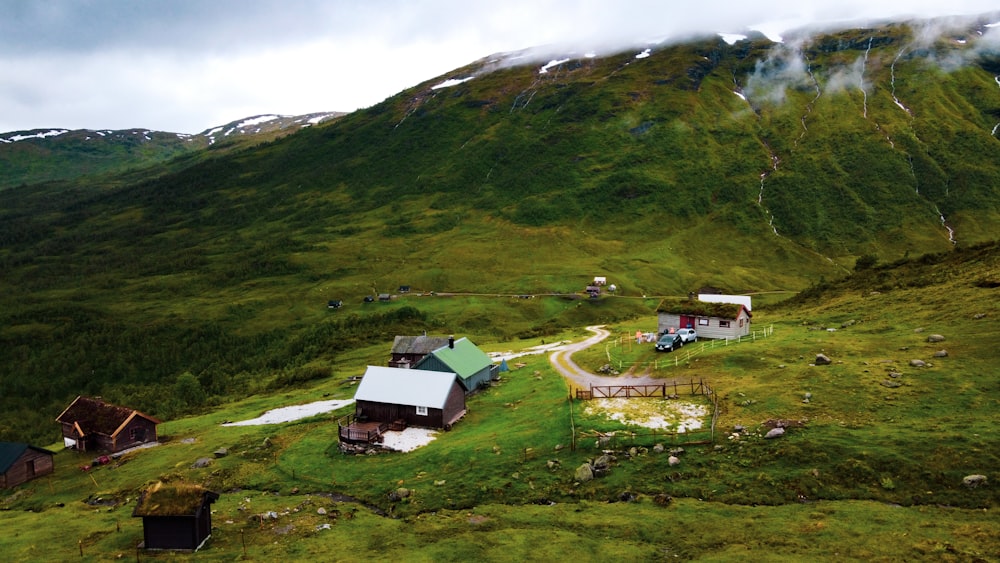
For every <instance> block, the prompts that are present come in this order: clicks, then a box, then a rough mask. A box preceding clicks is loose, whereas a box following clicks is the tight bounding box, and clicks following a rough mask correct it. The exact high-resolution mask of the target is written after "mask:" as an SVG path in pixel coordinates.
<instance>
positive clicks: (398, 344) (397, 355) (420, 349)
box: [389, 334, 448, 368]
mask: <svg viewBox="0 0 1000 563" xmlns="http://www.w3.org/2000/svg"><path fill="white" fill-rule="evenodd" d="M447 345H448V338H447V337H444V336H427V335H426V334H425V335H423V336H397V337H396V338H395V339H393V341H392V352H391V356H390V358H389V367H391V368H410V367H413V366H415V365H417V362H419V361H420V360H422V359H424V356H426V355H427V354H430V353H431V352H433V351H434V350H437V349H438V348H442V347H444V346H447Z"/></svg>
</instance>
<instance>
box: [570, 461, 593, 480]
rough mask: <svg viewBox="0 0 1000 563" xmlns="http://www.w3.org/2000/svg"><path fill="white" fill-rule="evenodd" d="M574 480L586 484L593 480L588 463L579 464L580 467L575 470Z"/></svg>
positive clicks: (591, 470)
mask: <svg viewBox="0 0 1000 563" xmlns="http://www.w3.org/2000/svg"><path fill="white" fill-rule="evenodd" d="M574 478H575V479H576V480H577V481H579V482H581V483H586V482H587V481H590V480H592V479H593V478H594V470H593V469H592V468H591V467H590V464H589V463H584V464H581V465H580V467H577V468H576V474H575V475H574Z"/></svg>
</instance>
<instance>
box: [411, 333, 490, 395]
mask: <svg viewBox="0 0 1000 563" xmlns="http://www.w3.org/2000/svg"><path fill="white" fill-rule="evenodd" d="M414 367H415V368H416V369H418V370H431V371H450V372H454V373H456V374H458V382H459V383H460V384H461V385H462V388H463V389H464V390H465V393H466V394H469V393H474V392H476V391H478V390H479V389H481V388H483V387H486V386H488V385H489V384H490V381H492V380H494V379H496V378H497V373H498V370H499V367H498V366H495V365H493V360H491V359H490V357H489V356H487V355H486V353H485V352H483V351H482V350H480V349H479V347H478V346H476V345H475V344H473V343H472V341H471V340H469V339H468V338H459V339H458V340H455V337H454V336H451V337H448V344H447V345H446V346H442V347H440V348H437V349H435V350H433V351H432V352H430V353H429V354H427V355H426V356H425V357H424V359H422V360H420V361H419V362H417V364H416V365H415V366H414Z"/></svg>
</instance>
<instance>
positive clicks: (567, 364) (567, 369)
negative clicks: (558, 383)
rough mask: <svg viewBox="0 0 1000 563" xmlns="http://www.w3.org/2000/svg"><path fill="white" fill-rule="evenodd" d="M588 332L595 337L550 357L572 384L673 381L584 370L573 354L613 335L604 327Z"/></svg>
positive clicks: (552, 362) (596, 327)
mask: <svg viewBox="0 0 1000 563" xmlns="http://www.w3.org/2000/svg"><path fill="white" fill-rule="evenodd" d="M587 330H589V331H590V332H593V333H594V336H591V337H590V338H587V339H586V340H582V341H580V342H574V343H572V344H569V345H567V346H566V347H564V348H563V349H562V350H557V351H555V352H552V354H551V355H550V356H549V362H550V363H551V364H552V367H554V368H555V369H556V371H558V372H559V374H560V375H562V376H563V377H565V378H566V379H568V380H569V381H570V383H572V384H574V385H577V386H579V387H582V388H584V389H589V388H590V386H591V385H595V386H599V385H659V384H661V383H669V382H670V381H673V380H666V379H657V378H653V377H649V376H648V375H642V376H636V375H627V374H622V375H617V376H604V375H597V374H596V373H590V372H589V371H586V370H584V369H583V368H581V367H580V366H578V365H576V362H574V361H573V358H572V357H571V356H572V355H573V353H574V352H578V351H580V350H583V349H585V348H589V347H591V346H593V345H594V344H597V343H598V342H601V341H602V340H604V339H605V338H607V337H608V336H610V335H611V332H609V331H608V330H607V329H605V328H604V326H603V325H596V326H588V327H587Z"/></svg>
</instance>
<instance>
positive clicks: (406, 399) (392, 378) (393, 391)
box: [354, 366, 458, 409]
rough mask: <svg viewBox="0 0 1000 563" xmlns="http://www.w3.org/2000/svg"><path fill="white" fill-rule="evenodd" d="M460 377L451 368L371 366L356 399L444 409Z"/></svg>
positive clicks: (359, 387) (355, 396) (355, 394)
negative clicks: (452, 388)
mask: <svg viewBox="0 0 1000 563" xmlns="http://www.w3.org/2000/svg"><path fill="white" fill-rule="evenodd" d="M457 377H458V376H457V375H455V373H453V372H448V371H428V370H422V369H406V368H390V367H382V366H368V369H367V370H365V376H364V377H363V378H361V383H359V384H358V390H357V392H356V393H354V400H355V401H373V402H377V403H392V404H395V405H409V406H413V407H427V408H431V409H442V408H444V404H445V401H447V400H448V394H449V393H450V392H451V386H452V385H453V384H454V383H455V379H456V378H457Z"/></svg>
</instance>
